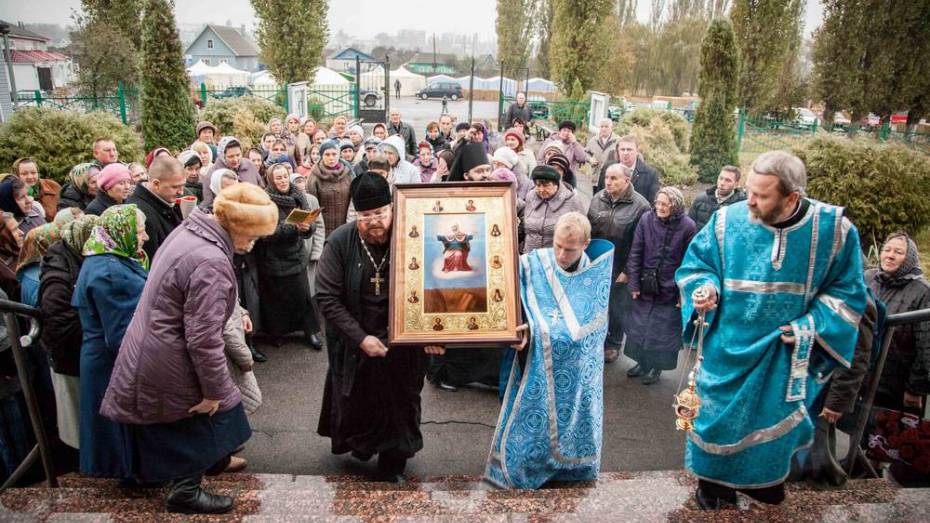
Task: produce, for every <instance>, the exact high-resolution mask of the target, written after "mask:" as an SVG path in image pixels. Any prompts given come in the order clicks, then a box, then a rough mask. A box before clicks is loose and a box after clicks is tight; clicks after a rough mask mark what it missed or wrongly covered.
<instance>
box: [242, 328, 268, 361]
mask: <svg viewBox="0 0 930 523" xmlns="http://www.w3.org/2000/svg"><path fill="white" fill-rule="evenodd" d="M245 342H246V344H248V346H249V352H251V353H252V361H254V362H255V363H265V362H266V361H268V356H266V355H265V353H264V352H262V351H260V350H258V349H256V348H255V343H254V342H253V341H252V335H251V334H246V335H245Z"/></svg>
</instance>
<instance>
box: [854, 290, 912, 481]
mask: <svg viewBox="0 0 930 523" xmlns="http://www.w3.org/2000/svg"><path fill="white" fill-rule="evenodd" d="M924 321H930V309H919V310H916V311H908V312H901V313H898V314H889V315H888V316H887V317H885V327H886V328H885V333H884V335H883V337H882V349H881V352H880V353H879V355H878V361H877V362H876V363H875V368H874V369H872V372H871V373H870V377H869V384H868V387H867V388H866V392H865V394H864V396H863V397H864V402H863V405H862V411H861V412H860V413H859V418H858V419H857V420H856V424H855V429H854V430H853V433H852V434H850V436H849V438H850V439H849V452H848V453H847V454H846V474H847V475H849V474H851V473H852V469H853V467H854V466H855V465H856V463H861V464H862V465H863V466H864V467H865V469H866V470H867V471H868V472H869V473H870V474H872V475H873V476H874V477H878V473H877V472H876V471H875V469H874V468H873V467H872V464H871V463H869V461H868V460H867V459H865V451H864V450H863V449H862V447H861V446H860V444H861V442H862V435H863V434H864V433H865V428H866V425H867V424H868V422H869V417H870V416H871V414H872V407H873V406H874V404H875V394H876V393H877V392H878V383H879V381H881V378H882V371H883V370H884V369H885V359H886V358H887V357H888V349H889V348H890V347H891V339H892V338H893V337H894V332H895V329H896V328H897V327H898V326H901V325H907V324H910V323H921V322H924Z"/></svg>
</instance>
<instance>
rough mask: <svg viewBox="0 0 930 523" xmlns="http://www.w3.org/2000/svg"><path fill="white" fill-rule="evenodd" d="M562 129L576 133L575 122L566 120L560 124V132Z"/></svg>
mask: <svg viewBox="0 0 930 523" xmlns="http://www.w3.org/2000/svg"><path fill="white" fill-rule="evenodd" d="M562 129H571V130H572V132H575V122H572V121H571V120H565V121H564V122H562V123H560V124H559V130H560V131H561V130H562Z"/></svg>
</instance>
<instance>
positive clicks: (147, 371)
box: [100, 209, 241, 425]
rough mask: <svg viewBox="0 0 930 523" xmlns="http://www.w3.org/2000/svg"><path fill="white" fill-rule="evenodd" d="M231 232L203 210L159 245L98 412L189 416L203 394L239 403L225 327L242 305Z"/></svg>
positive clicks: (131, 417) (134, 417)
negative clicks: (238, 299)
mask: <svg viewBox="0 0 930 523" xmlns="http://www.w3.org/2000/svg"><path fill="white" fill-rule="evenodd" d="M232 258H233V245H232V240H231V239H230V237H229V234H228V233H227V232H226V230H225V229H223V228H222V227H221V226H220V224H219V223H218V222H216V221H215V220H214V219H213V218H212V216H211V215H209V214H206V213H205V212H203V211H201V210H200V209H195V210H194V212H193V213H191V215H190V216H189V217H188V219H187V220H185V221H184V222H183V223H182V224H181V225H180V226H178V227H177V228H176V229H175V230H174V231H173V232H172V233H171V234H170V235H169V236H168V238H167V239H166V240H165V243H163V244H162V246H161V248H159V249H158V255H157V256H156V259H155V263H154V265H153V267H152V270H151V272H150V273H149V279H148V281H147V282H146V284H145V289H144V290H143V291H142V297H141V298H140V299H139V305H138V306H137V307H136V312H135V315H134V316H133V318H132V322H131V323H130V324H129V328H128V329H126V335H125V336H124V337H123V343H122V345H121V346H120V350H119V356H117V358H116V364H115V366H114V367H113V374H112V375H111V377H110V386H109V388H107V392H106V395H105V396H104V398H103V405H102V407H101V409H100V413H101V414H102V415H104V416H106V417H107V418H110V419H112V420H114V421H118V422H121V423H133V424H140V425H145V424H151V423H170V422H173V421H177V420H180V419H183V418H187V417H190V416H191V414H188V412H187V411H188V410H189V409H190V408H191V407H193V406H194V405H197V404H198V403H200V401H201V400H203V399H204V398H208V399H213V400H220V407H219V411H220V412H222V411H226V410H229V409H231V408H233V407H235V406H236V405H237V404H238V403H239V402H240V401H241V396H240V395H239V389H238V388H237V387H236V385H235V383H234V382H233V380H232V378H231V377H230V375H229V370H228V368H227V366H226V354H225V352H224V343H223V326H224V325H225V324H226V320H227V319H229V316H230V315H231V314H232V312H233V308H234V307H235V305H236V275H235V273H234V272H233V265H232Z"/></svg>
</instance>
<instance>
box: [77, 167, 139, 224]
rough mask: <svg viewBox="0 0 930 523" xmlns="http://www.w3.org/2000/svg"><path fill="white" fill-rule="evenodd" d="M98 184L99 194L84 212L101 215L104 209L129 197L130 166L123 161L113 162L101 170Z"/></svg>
mask: <svg viewBox="0 0 930 523" xmlns="http://www.w3.org/2000/svg"><path fill="white" fill-rule="evenodd" d="M97 184H98V185H99V187H100V189H99V190H98V191H97V196H96V197H94V201H92V202H90V204H89V205H88V206H87V208H86V209H84V212H86V213H87V214H96V215H97V216H100V215H101V214H103V211H105V210H107V209H109V208H110V207H113V206H114V205H120V204H122V203H123V202H125V201H126V199H127V198H129V195H130V194H131V193H130V190H131V185H132V177H131V175H130V174H129V168H128V167H126V166H125V165H123V164H121V163H111V164H109V165H107V166H106V167H104V168H103V170H101V171H100V176H98V177H97Z"/></svg>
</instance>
